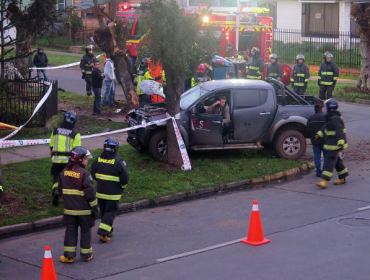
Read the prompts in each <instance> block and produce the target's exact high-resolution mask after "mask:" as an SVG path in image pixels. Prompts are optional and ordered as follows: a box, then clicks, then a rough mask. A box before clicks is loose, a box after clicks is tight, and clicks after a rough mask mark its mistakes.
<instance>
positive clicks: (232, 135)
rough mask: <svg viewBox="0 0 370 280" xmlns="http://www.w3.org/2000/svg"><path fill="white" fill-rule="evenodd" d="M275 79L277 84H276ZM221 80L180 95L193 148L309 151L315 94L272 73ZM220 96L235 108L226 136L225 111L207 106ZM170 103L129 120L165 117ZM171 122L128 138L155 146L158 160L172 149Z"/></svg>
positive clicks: (291, 155) (287, 154)
mask: <svg viewBox="0 0 370 280" xmlns="http://www.w3.org/2000/svg"><path fill="white" fill-rule="evenodd" d="M270 83H271V84H270ZM270 83H268V82H265V81H259V80H245V79H232V80H217V81H210V82H206V83H203V84H200V85H198V86H195V87H193V88H191V89H190V90H188V91H187V92H185V93H184V94H183V95H182V96H181V100H180V120H179V121H178V124H179V129H180V132H181V135H182V137H183V140H184V143H185V145H186V146H187V148H189V149H192V150H218V149H243V148H255V149H258V148H262V147H266V148H267V147H273V148H274V149H275V151H276V153H277V155H278V156H279V157H283V158H287V159H298V158H300V157H301V156H302V155H303V154H304V153H305V151H306V124H307V119H308V118H309V116H310V115H312V114H313V113H314V108H313V105H312V104H313V102H314V99H315V98H314V97H313V96H308V95H307V96H299V95H297V94H296V93H294V92H293V91H292V90H291V89H289V88H287V87H286V86H285V85H284V84H283V83H281V82H278V81H277V80H274V79H271V80H270ZM220 96H225V97H226V104H228V106H229V108H230V120H231V121H230V125H229V128H228V131H227V136H226V137H225V135H224V137H223V123H222V122H223V116H222V115H215V114H208V113H206V109H207V108H208V107H209V106H211V105H212V104H213V103H214V102H216V101H217V100H218V99H219V97H220ZM165 114H166V109H165V104H164V102H163V103H156V104H151V105H147V106H144V107H141V108H139V109H137V110H133V111H131V112H129V113H128V115H127V116H126V121H127V123H128V125H129V126H135V125H140V124H143V123H144V122H145V123H147V122H151V121H155V120H159V119H161V118H165V116H166V115H165ZM166 137H167V133H166V122H163V123H161V124H159V125H151V126H147V127H145V128H139V129H137V130H132V131H129V132H128V138H127V142H128V143H130V144H131V145H132V146H134V147H135V148H136V149H138V150H149V153H150V154H151V155H152V156H153V157H154V158H155V159H158V160H161V159H163V158H164V157H165V156H166V154H167V141H166Z"/></svg>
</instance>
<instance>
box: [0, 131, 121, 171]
mask: <svg viewBox="0 0 370 280" xmlns="http://www.w3.org/2000/svg"><path fill="white" fill-rule="evenodd" d="M108 137H109V136H108V135H106V136H99V137H94V138H88V139H82V146H84V147H86V148H87V149H89V150H95V149H99V148H103V143H104V140H105V139H107V138H108ZM113 137H114V138H116V139H117V140H118V142H119V143H120V145H125V144H127V142H126V139H127V133H126V132H122V133H117V134H113ZM0 155H1V164H7V163H15V162H22V161H29V160H34V159H40V158H49V157H50V148H49V144H45V145H36V146H27V147H16V148H9V149H6V150H5V149H0Z"/></svg>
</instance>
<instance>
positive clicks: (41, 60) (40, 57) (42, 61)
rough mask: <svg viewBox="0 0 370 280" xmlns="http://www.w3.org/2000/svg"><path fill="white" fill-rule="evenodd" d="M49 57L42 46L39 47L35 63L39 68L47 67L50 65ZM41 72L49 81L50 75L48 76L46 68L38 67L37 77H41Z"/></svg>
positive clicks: (34, 59)
mask: <svg viewBox="0 0 370 280" xmlns="http://www.w3.org/2000/svg"><path fill="white" fill-rule="evenodd" d="M48 62H49V61H48V57H47V56H46V54H45V52H44V49H43V48H42V47H38V49H37V53H36V54H35V57H34V58H33V64H34V65H35V66H36V67H37V68H45V67H47V66H48ZM40 73H42V75H43V76H44V80H45V81H48V76H46V70H45V69H40V70H39V69H37V77H38V78H39V79H40Z"/></svg>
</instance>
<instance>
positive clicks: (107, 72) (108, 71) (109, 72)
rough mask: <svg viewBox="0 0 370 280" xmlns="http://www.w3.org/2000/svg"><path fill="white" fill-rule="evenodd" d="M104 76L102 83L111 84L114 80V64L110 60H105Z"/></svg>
mask: <svg viewBox="0 0 370 280" xmlns="http://www.w3.org/2000/svg"><path fill="white" fill-rule="evenodd" d="M104 76H105V79H104V81H109V82H113V81H114V80H115V79H116V76H115V75H114V63H113V60H112V59H110V58H107V60H106V62H105V67H104Z"/></svg>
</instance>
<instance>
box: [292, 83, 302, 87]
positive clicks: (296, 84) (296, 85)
mask: <svg viewBox="0 0 370 280" xmlns="http://www.w3.org/2000/svg"><path fill="white" fill-rule="evenodd" d="M294 86H295V87H304V83H294Z"/></svg>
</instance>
